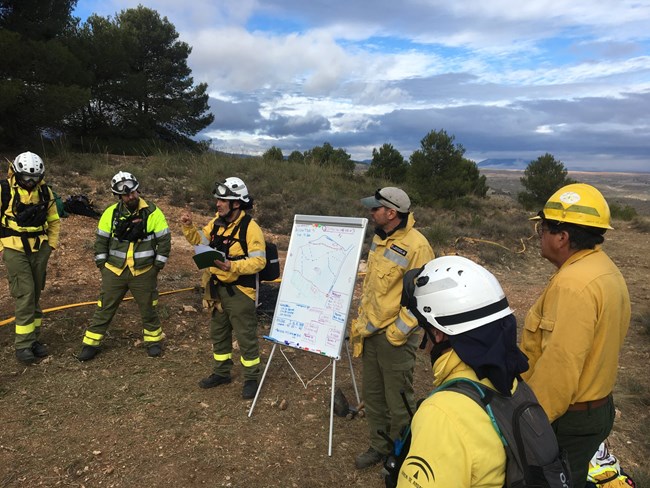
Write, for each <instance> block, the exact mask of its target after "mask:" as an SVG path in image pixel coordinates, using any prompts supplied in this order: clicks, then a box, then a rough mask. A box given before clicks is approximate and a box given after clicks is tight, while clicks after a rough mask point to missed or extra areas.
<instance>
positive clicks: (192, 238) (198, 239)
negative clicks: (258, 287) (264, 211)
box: [183, 210, 266, 300]
mask: <svg viewBox="0 0 650 488" xmlns="http://www.w3.org/2000/svg"><path fill="white" fill-rule="evenodd" d="M244 215H246V212H244V211H243V210H242V211H241V213H240V215H239V216H238V217H237V219H236V220H235V221H234V222H229V223H228V224H227V225H225V226H219V228H218V230H217V235H219V236H228V237H232V238H233V243H232V244H231V245H230V248H229V251H228V258H229V259H231V261H230V271H223V270H221V269H219V268H216V267H211V268H208V272H209V273H210V274H213V275H215V276H216V277H217V278H218V279H219V281H220V282H222V283H232V282H234V281H237V279H238V278H239V277H240V276H243V275H254V274H255V273H259V272H260V271H261V270H262V269H264V266H265V265H266V244H265V242H264V233H263V232H262V229H261V228H260V226H259V225H258V223H257V222H255V220H254V219H251V221H250V222H249V224H248V229H247V231H246V245H247V246H248V257H246V258H244V259H235V260H232V259H233V258H240V257H242V258H243V256H244V250H243V248H242V247H241V245H240V244H239V242H238V241H237V239H238V238H239V224H240V222H241V220H242V219H243V218H244ZM218 219H219V215H218V214H217V215H216V216H215V217H214V218H213V219H212V220H210V222H208V223H207V225H205V226H204V227H203V229H202V230H201V231H199V229H197V228H196V227H194V226H185V225H184V226H183V234H184V235H185V238H186V239H187V241H188V242H189V243H190V244H194V245H196V244H201V243H202V244H208V242H209V240H210V234H211V233H212V230H213V229H214V227H215V225H217V226H218V225H219V224H218ZM233 231H234V235H231V234H233ZM204 284H205V283H204ZM237 288H239V289H240V290H241V291H242V292H243V293H245V294H246V295H248V296H249V297H250V298H251V299H253V300H255V289H254V288H249V287H247V286H242V285H237Z"/></svg>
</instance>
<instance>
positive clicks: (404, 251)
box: [390, 244, 407, 256]
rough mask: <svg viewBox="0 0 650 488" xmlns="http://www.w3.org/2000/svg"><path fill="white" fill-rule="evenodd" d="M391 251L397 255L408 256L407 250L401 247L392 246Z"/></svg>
mask: <svg viewBox="0 0 650 488" xmlns="http://www.w3.org/2000/svg"><path fill="white" fill-rule="evenodd" d="M390 250H391V251H395V252H396V253H397V254H401V255H402V256H406V253H407V251H406V249H402V248H401V247H399V246H398V245H396V244H393V245H391V246H390Z"/></svg>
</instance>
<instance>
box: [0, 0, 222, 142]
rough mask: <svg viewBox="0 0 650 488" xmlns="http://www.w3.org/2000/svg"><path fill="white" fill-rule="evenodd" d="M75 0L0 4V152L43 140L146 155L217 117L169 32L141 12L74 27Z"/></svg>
mask: <svg viewBox="0 0 650 488" xmlns="http://www.w3.org/2000/svg"><path fill="white" fill-rule="evenodd" d="M76 3H77V2H76V0H64V1H60V2H52V1H51V0H4V1H3V2H2V5H1V8H0V52H2V55H3V56H2V62H0V145H5V146H15V145H28V144H33V143H34V141H38V139H39V137H41V136H42V135H45V136H46V137H48V138H53V139H64V140H66V141H67V144H72V145H73V146H75V147H81V148H83V150H85V151H88V150H92V151H99V152H101V151H103V150H104V149H106V148H110V150H111V152H113V153H116V152H117V153H119V152H125V153H129V154H134V153H141V154H151V153H152V152H154V151H155V147H156V145H166V146H169V147H175V146H177V147H183V148H192V149H196V150H202V149H205V147H204V145H202V144H200V143H196V142H194V141H192V140H191V139H190V137H191V136H194V135H195V134H197V133H198V132H199V131H200V130H202V129H204V128H205V127H207V126H208V125H209V124H210V123H211V122H212V121H213V119H214V116H213V115H212V114H211V113H209V112H208V109H209V107H208V103H207V102H208V94H207V85H206V84H205V83H200V84H198V85H194V81H193V79H192V77H191V70H190V69H189V67H188V66H187V58H188V56H189V54H190V52H191V48H190V46H189V45H187V44H186V43H184V42H180V41H178V33H177V32H176V29H175V27H174V26H173V25H172V24H171V23H170V22H169V21H168V20H167V18H161V17H160V15H159V14H158V13H157V12H156V11H154V10H151V9H148V8H146V7H143V6H138V7H137V8H135V9H127V10H123V11H121V12H119V13H117V14H116V15H115V16H114V17H100V16H98V15H92V16H90V17H89V18H88V20H87V21H86V22H85V23H84V24H82V25H79V19H76V18H73V17H72V15H71V12H72V9H73V8H74V6H75V4H76Z"/></svg>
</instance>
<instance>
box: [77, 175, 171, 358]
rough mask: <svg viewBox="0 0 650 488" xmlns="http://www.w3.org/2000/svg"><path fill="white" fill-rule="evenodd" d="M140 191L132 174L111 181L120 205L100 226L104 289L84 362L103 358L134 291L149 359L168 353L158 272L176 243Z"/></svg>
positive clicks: (99, 259) (89, 330)
mask: <svg viewBox="0 0 650 488" xmlns="http://www.w3.org/2000/svg"><path fill="white" fill-rule="evenodd" d="M139 188H140V183H139V182H138V180H137V179H136V177H135V176H133V175H132V174H131V173H128V172H126V171H120V172H118V173H117V174H116V175H115V176H113V178H112V179H111V191H112V192H113V194H114V195H115V196H116V197H117V199H118V201H117V203H114V204H113V205H111V206H109V207H108V208H107V209H106V210H105V211H104V213H103V214H102V216H101V218H100V219H99V224H98V225H97V234H96V236H95V264H96V265H97V267H98V268H99V270H100V272H101V275H102V289H101V292H100V296H99V300H98V301H97V309H96V310H95V314H94V315H93V318H92V320H91V324H90V326H89V327H88V328H87V329H86V332H85V334H84V338H83V346H82V348H81V352H80V353H79V354H78V355H77V359H78V360H79V361H90V360H91V359H94V358H95V356H96V355H97V354H98V353H99V351H100V349H99V346H100V344H101V342H102V340H103V339H104V336H105V335H106V331H107V329H108V326H109V324H110V323H111V321H112V320H113V316H114V315H115V312H117V308H118V307H119V305H120V303H122V299H123V298H124V295H126V292H127V291H129V290H130V291H131V294H132V295H133V298H134V299H135V301H136V303H137V304H138V308H139V309H140V315H141V317H142V322H143V334H144V343H145V346H146V348H147V355H148V356H149V357H157V356H160V355H161V354H162V347H161V341H162V338H163V335H162V329H161V327H160V318H159V317H158V310H157V305H158V272H159V271H160V270H161V269H163V267H164V266H165V264H166V263H167V259H168V258H169V253H170V252H171V248H172V238H171V233H170V231H169V227H168V226H167V221H166V220H165V216H164V215H163V213H162V211H161V210H160V208H158V207H157V206H156V205H154V204H153V203H151V202H146V201H145V200H144V199H143V198H141V197H140V193H139Z"/></svg>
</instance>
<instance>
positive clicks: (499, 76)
mask: <svg viewBox="0 0 650 488" xmlns="http://www.w3.org/2000/svg"><path fill="white" fill-rule="evenodd" d="M138 3H139V0H112V1H106V2H101V3H99V2H97V3H95V2H91V1H89V0H80V1H79V3H78V6H77V10H78V11H79V12H86V13H89V12H92V11H96V12H98V13H100V14H102V15H104V14H112V13H114V12H115V11H117V10H121V9H122V8H128V7H135V6H137V5H138ZM147 6H148V7H149V8H153V9H155V10H157V11H158V12H159V13H160V14H161V15H163V16H167V17H168V18H169V20H170V21H171V22H172V23H173V24H174V25H175V26H176V27H177V30H178V31H179V33H180V36H181V39H182V40H183V41H185V42H187V43H188V44H190V45H191V46H192V49H193V50H192V54H191V56H190V58H189V64H190V67H191V68H192V74H193V77H194V79H195V80H196V81H197V82H206V83H208V86H209V93H210V95H211V99H210V106H211V110H212V111H213V113H214V115H215V121H214V123H213V124H212V125H211V126H210V127H209V128H207V129H206V130H205V131H204V134H207V135H210V136H211V137H213V140H214V141H216V143H217V144H218V145H219V146H220V147H233V148H236V152H248V153H262V152H263V151H265V150H266V149H268V148H269V147H270V146H271V145H275V146H278V147H280V148H282V149H283V151H285V152H287V151H289V152H290V150H294V149H297V150H300V151H304V150H307V149H311V148H312V147H314V146H316V145H322V144H323V143H324V142H326V141H327V142H330V143H331V144H332V145H334V146H335V147H343V148H345V149H346V150H348V151H349V152H350V153H351V154H352V156H353V157H354V158H356V159H369V158H370V157H371V153H372V149H373V148H374V147H380V146H381V145H382V144H384V143H386V142H388V143H391V144H393V146H395V147H396V148H397V149H398V150H400V151H401V152H402V153H403V154H404V155H406V156H408V155H409V154H410V153H411V152H412V151H414V150H415V149H417V148H418V147H419V142H420V140H421V139H422V138H423V137H424V136H425V135H426V133H428V132H429V131H430V130H440V129H444V130H446V131H447V132H448V133H449V134H451V135H454V136H455V137H456V142H458V143H461V144H462V145H463V146H464V147H465V148H466V149H467V155H468V157H477V158H497V157H521V158H524V159H525V158H531V159H534V158H536V157H537V156H539V155H540V154H543V153H544V152H550V153H552V154H554V155H555V156H556V157H558V158H560V159H562V160H563V161H565V163H566V164H567V166H568V167H571V165H574V164H576V165H579V164H582V165H586V164H592V163H590V162H594V163H593V164H598V165H603V166H604V167H607V166H608V165H612V164H630V167H635V168H638V167H639V164H646V167H647V168H649V169H650V138H649V137H648V132H649V131H650V120H649V119H648V115H646V113H645V111H644V109H645V107H648V106H650V105H649V102H650V100H649V98H650V95H649V94H650V33H649V31H648V29H647V25H648V23H650V3H649V2H638V1H637V0H603V1H600V2H596V3H594V2H593V1H592V0H575V1H572V2H566V1H564V0H544V1H541V0H531V1H529V2H527V3H525V4H522V3H521V2H514V0H494V1H491V2H485V1H483V0H467V1H465V2H460V3H459V2H443V1H442V0H432V1H428V2H422V1H420V0H404V1H402V2H398V3H396V2H394V1H393V0H376V1H375V2H373V3H372V5H370V4H368V3H364V2H350V1H345V2H342V1H339V0H332V1H330V2H325V3H324V2H304V1H298V0H264V1H262V0H241V1H238V2H213V1H211V0H196V1H194V2H190V3H183V4H180V3H178V2H176V1H173V0H150V1H149V2H148V3H147ZM556 153H557V154H556ZM644 158H645V160H644ZM643 161H645V163H643ZM621 162H625V163H621Z"/></svg>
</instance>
